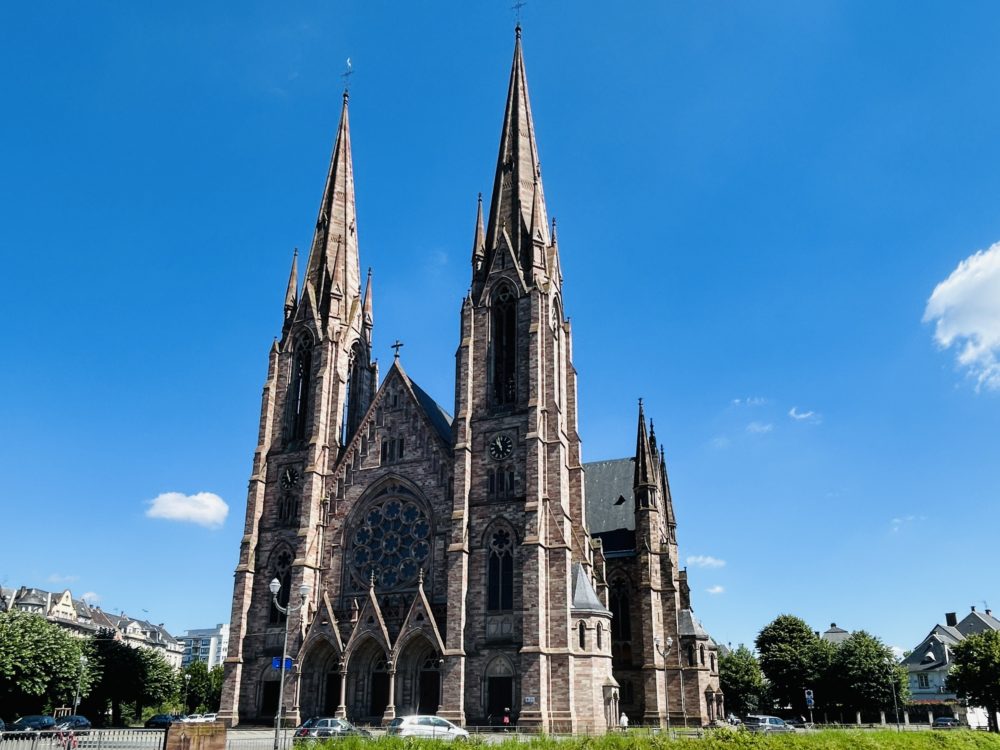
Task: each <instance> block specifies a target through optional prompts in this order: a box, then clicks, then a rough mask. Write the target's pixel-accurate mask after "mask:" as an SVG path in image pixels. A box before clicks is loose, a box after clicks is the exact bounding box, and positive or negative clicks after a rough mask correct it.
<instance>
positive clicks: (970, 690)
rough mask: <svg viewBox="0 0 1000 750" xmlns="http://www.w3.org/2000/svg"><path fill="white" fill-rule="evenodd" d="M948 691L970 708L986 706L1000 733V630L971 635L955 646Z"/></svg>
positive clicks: (991, 724) (992, 730)
mask: <svg viewBox="0 0 1000 750" xmlns="http://www.w3.org/2000/svg"><path fill="white" fill-rule="evenodd" d="M948 689H949V690H954V691H955V693H956V694H957V695H958V697H959V698H962V699H963V700H966V701H968V702H969V704H970V705H973V706H983V707H984V708H985V709H986V712H987V713H988V714H989V721H990V731H991V732H998V731H1000V727H998V726H997V711H1000V631H996V630H991V631H987V632H985V633H978V634H976V635H970V636H969V637H968V638H966V639H965V640H963V641H961V642H959V643H957V644H955V645H954V646H953V647H952V668H951V672H950V673H949V675H948Z"/></svg>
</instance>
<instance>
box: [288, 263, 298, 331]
mask: <svg viewBox="0 0 1000 750" xmlns="http://www.w3.org/2000/svg"><path fill="white" fill-rule="evenodd" d="M298 302H299V249H298V248H295V252H293V253H292V270H291V271H290V272H289V273H288V286H287V287H286V288H285V325H286V326H287V325H288V323H289V322H291V320H292V318H293V317H294V316H295V307H296V305H298Z"/></svg>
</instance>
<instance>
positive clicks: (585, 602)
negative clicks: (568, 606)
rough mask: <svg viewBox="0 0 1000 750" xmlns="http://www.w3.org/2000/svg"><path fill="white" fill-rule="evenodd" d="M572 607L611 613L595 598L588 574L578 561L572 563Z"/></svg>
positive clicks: (585, 610)
mask: <svg viewBox="0 0 1000 750" xmlns="http://www.w3.org/2000/svg"><path fill="white" fill-rule="evenodd" d="M573 609H575V610H578V611H584V612H600V613H602V614H604V613H607V614H611V611H610V610H609V609H608V608H607V607H605V606H604V604H603V603H601V600H600V599H598V598H597V594H596V593H595V592H594V587H593V586H592V585H591V583H590V576H588V575H587V571H585V570H584V569H583V565H581V564H580V563H573Z"/></svg>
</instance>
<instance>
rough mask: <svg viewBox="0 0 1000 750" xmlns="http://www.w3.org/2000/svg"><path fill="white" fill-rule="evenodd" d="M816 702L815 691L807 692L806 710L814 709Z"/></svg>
mask: <svg viewBox="0 0 1000 750" xmlns="http://www.w3.org/2000/svg"><path fill="white" fill-rule="evenodd" d="M814 703H815V701H814V700H813V691H812V690H806V708H812V707H813V704H814Z"/></svg>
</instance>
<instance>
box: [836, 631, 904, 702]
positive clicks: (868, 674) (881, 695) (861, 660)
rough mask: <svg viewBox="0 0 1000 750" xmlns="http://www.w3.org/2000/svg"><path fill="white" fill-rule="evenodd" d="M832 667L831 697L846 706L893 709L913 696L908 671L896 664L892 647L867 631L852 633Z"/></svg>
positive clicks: (837, 650)
mask: <svg viewBox="0 0 1000 750" xmlns="http://www.w3.org/2000/svg"><path fill="white" fill-rule="evenodd" d="M832 666H833V669H832V671H831V673H830V681H829V682H830V687H831V689H832V691H833V695H832V696H831V697H832V698H833V701H834V702H836V703H839V704H840V705H841V706H843V707H844V708H845V709H850V710H853V711H863V710H885V711H891V710H893V708H894V705H895V706H897V707H898V706H899V705H902V704H903V703H905V702H906V700H907V698H908V697H909V686H908V684H907V682H908V681H907V679H906V670H905V669H904V668H903V667H902V666H900V665H899V664H897V663H896V659H895V657H894V656H893V653H892V649H890V648H889V647H888V646H886V645H885V644H884V643H882V641H881V640H879V639H878V638H876V637H875V636H873V635H871V634H869V633H866V632H865V631H864V630H858V631H856V632H854V633H851V636H850V637H849V638H848V639H847V640H846V641H844V642H843V643H841V644H840V645H839V646H838V647H837V648H836V650H835V651H834V654H833V662H832ZM893 691H895V704H894V702H893Z"/></svg>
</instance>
